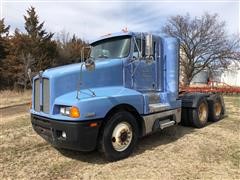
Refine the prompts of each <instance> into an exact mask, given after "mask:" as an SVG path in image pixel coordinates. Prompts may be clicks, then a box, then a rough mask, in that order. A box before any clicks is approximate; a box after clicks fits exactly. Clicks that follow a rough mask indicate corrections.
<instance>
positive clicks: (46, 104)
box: [42, 78, 49, 113]
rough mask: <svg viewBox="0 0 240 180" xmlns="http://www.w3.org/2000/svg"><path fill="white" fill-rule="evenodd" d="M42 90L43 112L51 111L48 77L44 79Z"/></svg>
mask: <svg viewBox="0 0 240 180" xmlns="http://www.w3.org/2000/svg"><path fill="white" fill-rule="evenodd" d="M42 92H43V93H42V98H43V99H42V103H43V112H45V113H49V80H48V79H46V78H44V79H43V89H42Z"/></svg>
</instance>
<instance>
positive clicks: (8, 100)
mask: <svg viewBox="0 0 240 180" xmlns="http://www.w3.org/2000/svg"><path fill="white" fill-rule="evenodd" d="M30 101H31V90H27V91H24V92H17V91H9V90H4V91H0V108H3V107H7V106H12V105H15V104H22V103H27V102H30Z"/></svg>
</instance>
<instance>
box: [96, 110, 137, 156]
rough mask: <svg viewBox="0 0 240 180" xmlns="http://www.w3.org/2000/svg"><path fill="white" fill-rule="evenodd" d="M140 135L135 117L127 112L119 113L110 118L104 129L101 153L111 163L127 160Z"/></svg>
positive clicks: (100, 146)
mask: <svg viewBox="0 0 240 180" xmlns="http://www.w3.org/2000/svg"><path fill="white" fill-rule="evenodd" d="M138 134H139V129H138V125H137V122H136V119H135V117H134V116H133V115H132V114H131V113H129V112H127V111H120V112H117V113H115V114H114V115H113V116H112V117H110V119H109V120H108V121H107V123H106V125H105V127H104V129H103V132H102V135H101V136H102V137H101V138H100V139H101V140H100V144H99V148H100V149H99V151H100V152H102V153H103V155H104V156H105V158H106V159H107V160H109V161H117V160H120V159H123V158H126V157H128V156H129V155H130V154H131V153H132V152H133V150H134V147H135V146H136V144H137V141H138Z"/></svg>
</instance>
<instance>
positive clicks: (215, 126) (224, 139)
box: [0, 96, 240, 180]
mask: <svg viewBox="0 0 240 180" xmlns="http://www.w3.org/2000/svg"><path fill="white" fill-rule="evenodd" d="M17 101H18V102H21V100H17ZM225 104H226V106H227V111H228V115H229V116H228V117H227V118H225V119H223V120H221V121H219V122H217V123H209V124H208V126H206V127H205V128H203V129H194V128H189V127H183V126H176V127H172V128H168V129H165V130H163V131H160V132H158V133H155V134H153V135H150V136H147V137H145V138H142V139H141V140H140V141H139V143H138V146H137V148H136V150H135V152H134V154H133V155H132V156H130V157H129V158H127V159H124V160H121V161H118V162H112V163H108V162H106V161H105V160H104V159H103V158H102V157H101V156H100V154H99V153H98V152H96V151H95V152H91V153H81V152H74V151H66V150H65V151H61V152H59V151H58V150H56V149H54V148H53V147H51V145H49V144H48V143H46V142H45V141H44V140H43V139H42V138H40V137H39V136H38V135H37V134H36V133H35V132H34V131H33V129H32V127H31V124H30V117H29V114H28V112H27V111H28V110H27V107H26V108H25V111H24V112H22V113H14V112H12V113H9V115H8V113H5V115H4V116H2V115H1V121H0V126H1V132H0V165H1V167H0V169H1V171H0V179H32V178H34V179H63V178H64V179H217V180H218V179H240V97H239V96H238V97H236V96H235V97H225ZM2 113H3V112H2Z"/></svg>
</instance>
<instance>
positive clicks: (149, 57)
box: [145, 34, 154, 63]
mask: <svg viewBox="0 0 240 180" xmlns="http://www.w3.org/2000/svg"><path fill="white" fill-rule="evenodd" d="M145 42H146V44H145V47H146V51H145V55H146V61H147V63H152V62H153V59H154V54H153V52H154V51H153V36H152V34H147V35H146V37H145Z"/></svg>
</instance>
